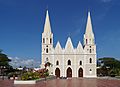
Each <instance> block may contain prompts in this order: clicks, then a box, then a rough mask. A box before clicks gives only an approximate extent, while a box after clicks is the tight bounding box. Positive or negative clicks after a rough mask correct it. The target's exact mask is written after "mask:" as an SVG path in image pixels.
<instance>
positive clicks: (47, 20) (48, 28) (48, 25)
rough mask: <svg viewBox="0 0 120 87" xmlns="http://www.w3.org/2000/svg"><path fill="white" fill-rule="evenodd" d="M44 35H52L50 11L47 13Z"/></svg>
mask: <svg viewBox="0 0 120 87" xmlns="http://www.w3.org/2000/svg"><path fill="white" fill-rule="evenodd" d="M44 33H51V26H50V19H49V13H48V10H47V11H46V20H45V25H44Z"/></svg>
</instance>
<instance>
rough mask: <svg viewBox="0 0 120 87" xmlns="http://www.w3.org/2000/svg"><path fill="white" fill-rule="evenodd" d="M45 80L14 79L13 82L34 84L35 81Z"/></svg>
mask: <svg viewBox="0 0 120 87" xmlns="http://www.w3.org/2000/svg"><path fill="white" fill-rule="evenodd" d="M43 80H45V79H44V78H41V79H38V80H25V81H24V80H14V84H36V83H37V82H40V81H43Z"/></svg>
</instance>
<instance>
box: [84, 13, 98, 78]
mask: <svg viewBox="0 0 120 87" xmlns="http://www.w3.org/2000/svg"><path fill="white" fill-rule="evenodd" d="M84 52H85V55H86V56H85V64H86V65H85V76H86V77H89V76H90V77H96V45H95V37H94V33H93V30H92V22H91V16H90V12H88V18H87V24H86V31H85V34H84Z"/></svg>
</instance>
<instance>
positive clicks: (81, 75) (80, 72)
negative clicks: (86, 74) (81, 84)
mask: <svg viewBox="0 0 120 87" xmlns="http://www.w3.org/2000/svg"><path fill="white" fill-rule="evenodd" d="M78 77H83V69H82V68H79V70H78Z"/></svg>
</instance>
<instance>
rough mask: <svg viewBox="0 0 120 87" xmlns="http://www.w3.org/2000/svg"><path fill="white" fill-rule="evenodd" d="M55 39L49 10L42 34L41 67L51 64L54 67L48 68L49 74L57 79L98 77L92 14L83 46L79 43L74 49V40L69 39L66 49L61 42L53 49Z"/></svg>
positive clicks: (89, 17)
mask: <svg viewBox="0 0 120 87" xmlns="http://www.w3.org/2000/svg"><path fill="white" fill-rule="evenodd" d="M53 39H54V36H53V33H52V31H51V25H50V18H49V13H48V10H47V12H46V20H45V25H44V31H43V33H42V51H41V56H42V61H41V67H42V68H44V67H45V66H44V65H45V63H46V62H50V63H51V64H52V65H51V66H50V67H48V70H49V73H50V75H56V76H57V77H62V76H63V77H87V78H94V77H96V55H97V54H96V44H95V37H94V33H93V30H92V22H91V16H90V12H88V18H87V23H86V31H85V34H84V38H83V40H84V43H83V45H82V44H81V42H80V41H79V43H78V45H77V47H76V48H75V47H73V44H72V40H71V38H70V37H68V39H67V42H66V45H65V48H62V47H61V45H60V42H59V41H58V42H57V44H56V46H55V47H53V44H54V42H53Z"/></svg>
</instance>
